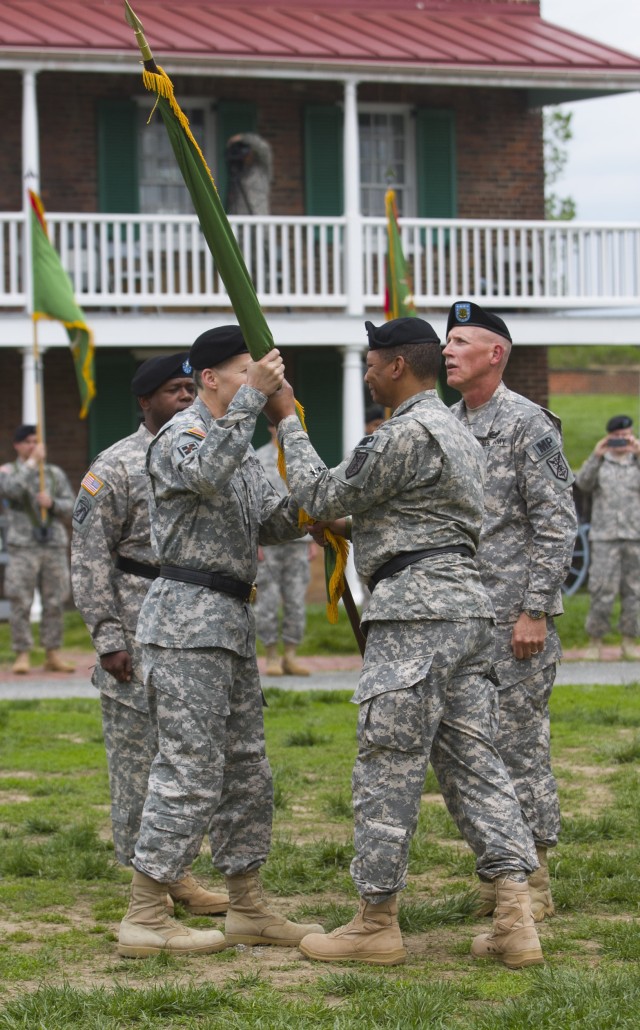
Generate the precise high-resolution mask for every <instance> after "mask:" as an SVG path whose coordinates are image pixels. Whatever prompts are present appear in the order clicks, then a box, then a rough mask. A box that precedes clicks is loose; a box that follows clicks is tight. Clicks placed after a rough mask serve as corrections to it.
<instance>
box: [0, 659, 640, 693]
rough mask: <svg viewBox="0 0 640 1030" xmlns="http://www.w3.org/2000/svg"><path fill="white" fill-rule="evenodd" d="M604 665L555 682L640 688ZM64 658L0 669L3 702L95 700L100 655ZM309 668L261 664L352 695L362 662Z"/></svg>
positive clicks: (294, 682) (620, 667)
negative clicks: (42, 665) (51, 668)
mask: <svg viewBox="0 0 640 1030" xmlns="http://www.w3.org/2000/svg"><path fill="white" fill-rule="evenodd" d="M610 650H611V651H612V652H613V654H612V656H611V658H608V656H607V658H606V659H605V660H604V661H600V662H593V661H592V662H587V661H584V660H582V659H580V658H579V652H573V651H572V652H569V653H568V654H567V655H566V657H565V660H564V661H563V663H562V664H561V666H560V668H559V670H558V676H557V679H556V683H557V684H558V685H564V684H579V683H584V684H588V685H591V684H599V683H601V684H612V685H618V684H628V683H638V684H640V661H622V660H620V659H619V657H618V656H619V653H620V652H619V648H611V649H610ZM65 656H66V657H68V658H69V659H70V660H73V661H74V662H75V663H76V671H75V672H73V673H51V672H44V671H43V670H42V669H33V670H32V671H31V672H30V673H29V674H28V675H27V676H14V675H13V673H12V672H11V670H10V668H9V667H4V668H2V669H0V700H5V701H9V700H31V699H34V698H49V697H51V698H58V697H93V698H97V696H98V695H97V692H96V690H95V688H94V687H93V686H92V685H91V672H92V668H93V665H94V664H95V656H94V655H93V654H87V653H86V652H83V653H79V654H73V655H71V654H69V653H68V652H65ZM300 660H301V661H302V662H304V664H305V665H307V666H308V667H309V669H310V672H311V675H310V676H266V675H265V673H264V664H265V659H264V658H260V659H258V666H259V667H260V672H261V675H262V682H263V686H265V687H280V689H281V690H348V691H350V692H353V690H355V686H356V683H357V681H358V673H359V670H360V668H361V665H362V662H361V659H360V658H359V657H357V656H356V655H343V656H341V655H337V656H336V657H329V656H317V657H309V658H307V657H305V658H301V659H300Z"/></svg>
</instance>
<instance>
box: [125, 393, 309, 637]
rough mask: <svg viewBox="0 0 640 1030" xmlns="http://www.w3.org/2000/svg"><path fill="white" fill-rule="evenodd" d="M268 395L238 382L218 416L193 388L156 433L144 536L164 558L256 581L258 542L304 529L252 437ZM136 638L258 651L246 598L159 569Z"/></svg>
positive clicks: (292, 535)
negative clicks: (192, 395)
mask: <svg viewBox="0 0 640 1030" xmlns="http://www.w3.org/2000/svg"><path fill="white" fill-rule="evenodd" d="M264 403H265V398H264V395H263V394H262V393H260V392H259V391H258V390H254V389H253V388H252V387H250V386H246V385H245V386H242V387H240V389H239V390H238V392H237V394H236V395H235V397H234V399H233V401H232V402H231V404H230V405H229V409H228V411H227V413H226V415H224V416H223V417H222V418H219V419H214V418H213V415H212V414H211V412H210V411H209V410H208V408H207V407H206V405H205V404H204V403H203V402H202V401H201V400H200V399H199V398H198V399H197V400H196V401H195V403H194V404H193V407H191V408H188V409H187V410H186V411H182V412H179V413H178V414H177V415H174V417H173V418H172V419H171V420H170V421H169V422H168V423H167V424H166V425H165V426H163V428H162V429H161V430H160V432H159V433H158V434H157V436H155V437H154V439H153V441H152V443H151V446H150V447H149V451H148V454H147V467H148V470H149V474H150V477H151V478H150V491H151V493H150V500H149V504H150V510H151V539H152V544H153V549H154V552H155V554H156V557H157V559H159V561H160V562H161V563H163V564H167V565H173V566H180V567H183V568H185V567H186V568H189V569H195V570H196V571H202V572H217V573H220V574H223V575H226V576H229V577H232V578H234V579H236V580H240V581H241V582H243V583H252V582H254V581H255V578H256V573H257V568H258V544H269V543H279V542H280V541H281V540H288V539H294V538H295V537H298V536H301V535H303V532H304V531H303V530H300V529H299V528H298V508H297V505H296V504H295V502H293V501H292V500H291V498H289V497H285V498H279V497H278V495H277V493H276V492H275V490H274V489H273V487H271V486H270V485H269V482H268V481H267V478H266V476H265V473H264V470H263V468H262V465H261V464H260V462H259V461H258V459H257V458H256V455H255V451H254V450H253V448H252V447H251V437H252V435H253V431H254V429H255V423H256V418H257V416H258V415H259V413H260V412H261V411H262V408H263V406H264ZM137 636H138V640H140V641H142V642H144V643H149V644H158V645H160V646H161V647H167V648H181V649H183V648H196V647H197V648H199V647H208V648H214V647H224V648H228V649H229V650H232V651H234V652H235V653H236V654H239V655H243V656H245V657H248V656H249V655H251V654H255V626H254V620H253V616H252V614H251V612H250V609H249V607H248V606H247V605H245V604H241V603H239V601H238V599H237V598H235V597H231V596H229V595H228V594H224V593H220V592H219V591H216V590H210V589H209V588H208V587H202V586H196V585H194V584H192V583H181V582H176V581H173V580H167V579H164V578H162V577H161V578H159V579H157V580H156V581H155V582H154V583H153V584H152V586H151V589H150V591H149V593H148V594H147V597H146V598H145V601H144V603H143V606H142V611H141V614H140V620H139V623H138V632H137Z"/></svg>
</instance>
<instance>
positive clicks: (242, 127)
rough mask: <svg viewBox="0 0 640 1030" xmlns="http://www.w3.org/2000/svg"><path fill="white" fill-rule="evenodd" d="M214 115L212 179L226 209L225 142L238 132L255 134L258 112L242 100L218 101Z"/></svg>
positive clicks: (253, 106) (254, 107) (227, 182)
mask: <svg viewBox="0 0 640 1030" xmlns="http://www.w3.org/2000/svg"><path fill="white" fill-rule="evenodd" d="M216 114H217V132H216V153H217V155H218V156H217V161H216V173H215V175H214V179H215V183H216V188H217V190H218V193H219V195H220V199H221V201H222V203H223V205H224V207H225V208H226V206H227V189H228V185H229V177H228V175H227V162H226V161H225V159H224V151H225V147H226V145H227V140H229V139H230V138H231V136H235V135H236V133H238V132H256V131H257V124H258V112H257V109H256V105H255V104H252V103H249V102H246V103H245V102H244V101H242V100H220V101H219V102H218V105H217V107H216Z"/></svg>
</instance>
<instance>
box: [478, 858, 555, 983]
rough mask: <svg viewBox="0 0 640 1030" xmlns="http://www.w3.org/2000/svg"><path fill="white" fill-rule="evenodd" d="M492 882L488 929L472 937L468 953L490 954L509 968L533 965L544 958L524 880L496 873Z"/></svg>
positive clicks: (485, 956) (489, 955)
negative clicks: (493, 899)
mask: <svg viewBox="0 0 640 1030" xmlns="http://www.w3.org/2000/svg"><path fill="white" fill-rule="evenodd" d="M495 883H496V909H495V912H494V913H493V928H492V930H491V933H482V934H480V935H479V936H478V937H474V938H473V942H472V944H471V954H472V955H473V957H474V958H494V959H499V960H500V961H501V962H504V964H505V966H508V967H509V969H521V968H522V967H523V966H537V965H540V963H542V962H544V958H543V955H542V948H541V947H540V941H539V940H538V934H537V933H536V928H535V924H534V922H533V916H532V915H531V902H530V899H529V885H528V883H526V882H525V883H519V882H518V881H517V880H510V879H509V877H508V876H499V877H498V879H497V880H496V881H495Z"/></svg>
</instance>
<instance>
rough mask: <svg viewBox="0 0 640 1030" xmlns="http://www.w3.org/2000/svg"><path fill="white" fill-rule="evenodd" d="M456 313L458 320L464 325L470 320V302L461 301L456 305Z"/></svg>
mask: <svg viewBox="0 0 640 1030" xmlns="http://www.w3.org/2000/svg"><path fill="white" fill-rule="evenodd" d="M455 313H456V321H458V322H460V323H462V324H463V325H464V323H465V322H468V321H469V319H470V318H471V307H470V306H469V304H465V303H464V302H462V301H461V302H459V303H458V304H456V305H455Z"/></svg>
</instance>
